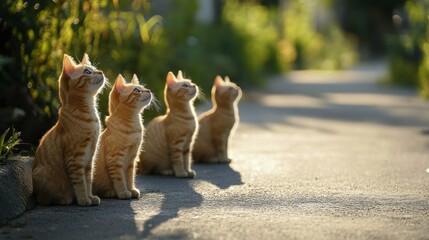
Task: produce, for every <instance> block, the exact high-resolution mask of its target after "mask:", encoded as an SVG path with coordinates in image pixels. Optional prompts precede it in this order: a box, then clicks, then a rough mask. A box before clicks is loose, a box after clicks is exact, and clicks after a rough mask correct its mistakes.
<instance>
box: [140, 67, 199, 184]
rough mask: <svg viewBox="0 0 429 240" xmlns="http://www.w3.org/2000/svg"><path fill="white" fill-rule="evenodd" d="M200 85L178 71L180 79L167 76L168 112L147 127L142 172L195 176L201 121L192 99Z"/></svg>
mask: <svg viewBox="0 0 429 240" xmlns="http://www.w3.org/2000/svg"><path fill="white" fill-rule="evenodd" d="M197 95H198V87H197V86H196V85H195V84H193V83H192V82H191V81H190V80H189V79H184V78H183V76H182V72H181V71H179V73H178V75H177V78H176V76H174V74H173V73H172V72H169V73H168V75H167V81H166V85H165V90H164V101H165V104H166V105H167V112H166V114H165V115H163V116H159V117H157V118H155V119H153V120H152V121H151V122H150V123H149V125H148V126H147V128H146V135H145V141H144V143H143V150H142V153H141V154H140V164H139V172H140V173H142V174H150V173H154V174H162V175H175V176H176V177H194V176H195V172H194V171H193V170H192V169H191V154H190V153H191V151H192V145H193V142H194V137H195V133H196V130H197V128H198V122H197V118H196V115H195V110H194V106H193V102H194V100H195V98H196V96H197Z"/></svg>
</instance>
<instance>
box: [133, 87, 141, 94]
mask: <svg viewBox="0 0 429 240" xmlns="http://www.w3.org/2000/svg"><path fill="white" fill-rule="evenodd" d="M133 92H135V93H140V92H141V90H140V89H138V88H134V90H133Z"/></svg>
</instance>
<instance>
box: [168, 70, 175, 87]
mask: <svg viewBox="0 0 429 240" xmlns="http://www.w3.org/2000/svg"><path fill="white" fill-rule="evenodd" d="M175 83H176V76H174V73H172V72H168V74H167V86H168V87H171V86H172V85H173V84H175Z"/></svg>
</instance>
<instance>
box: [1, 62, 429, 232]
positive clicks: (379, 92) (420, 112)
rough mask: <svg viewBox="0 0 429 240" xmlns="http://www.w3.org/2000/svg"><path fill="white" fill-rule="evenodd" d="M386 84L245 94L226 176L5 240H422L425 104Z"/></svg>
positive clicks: (30, 224)
mask: <svg viewBox="0 0 429 240" xmlns="http://www.w3.org/2000/svg"><path fill="white" fill-rule="evenodd" d="M384 76H385V65H383V63H381V62H373V63H369V64H366V65H360V66H358V67H356V68H353V69H350V70H348V71H341V72H318V71H302V72H300V71H296V72H292V73H290V74H288V75H286V76H279V77H275V78H273V79H272V80H271V81H270V83H269V86H268V87H267V89H265V90H261V91H248V92H245V93H244V94H245V99H243V101H242V102H241V104H240V116H241V124H240V126H239V128H238V129H237V132H236V134H235V135H234V137H233V139H232V149H231V156H232V158H233V159H234V161H233V163H231V164H230V165H195V166H194V169H195V170H196V171H197V177H196V178H195V179H192V180H188V179H176V178H173V177H161V176H144V177H142V176H139V177H138V178H137V186H138V188H139V189H140V190H141V192H142V197H141V198H140V199H139V200H114V199H104V200H102V203H101V205H100V206H97V207H89V208H85V207H79V206H76V205H75V206H69V207H58V206H57V207H37V208H35V209H34V210H31V211H28V212H26V213H25V214H24V215H23V216H21V217H19V218H18V219H16V220H14V221H12V222H11V223H10V224H8V225H7V226H3V227H1V228H0V239H140V238H148V239H429V173H427V172H426V169H427V168H429V103H428V102H424V101H423V100H421V99H419V98H418V97H416V95H415V93H414V92H413V91H410V90H404V89H398V88H393V87H388V86H382V85H379V84H377V82H378V81H379V80H380V79H382V78H383V77H384ZM202 110H203V109H200V111H202Z"/></svg>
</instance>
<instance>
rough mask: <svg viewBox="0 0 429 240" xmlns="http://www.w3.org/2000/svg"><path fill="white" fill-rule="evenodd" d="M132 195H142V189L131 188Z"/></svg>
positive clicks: (134, 196) (133, 196) (137, 196)
mask: <svg viewBox="0 0 429 240" xmlns="http://www.w3.org/2000/svg"><path fill="white" fill-rule="evenodd" d="M131 197H132V198H139V197H140V190H138V189H136V188H135V189H132V190H131Z"/></svg>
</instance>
